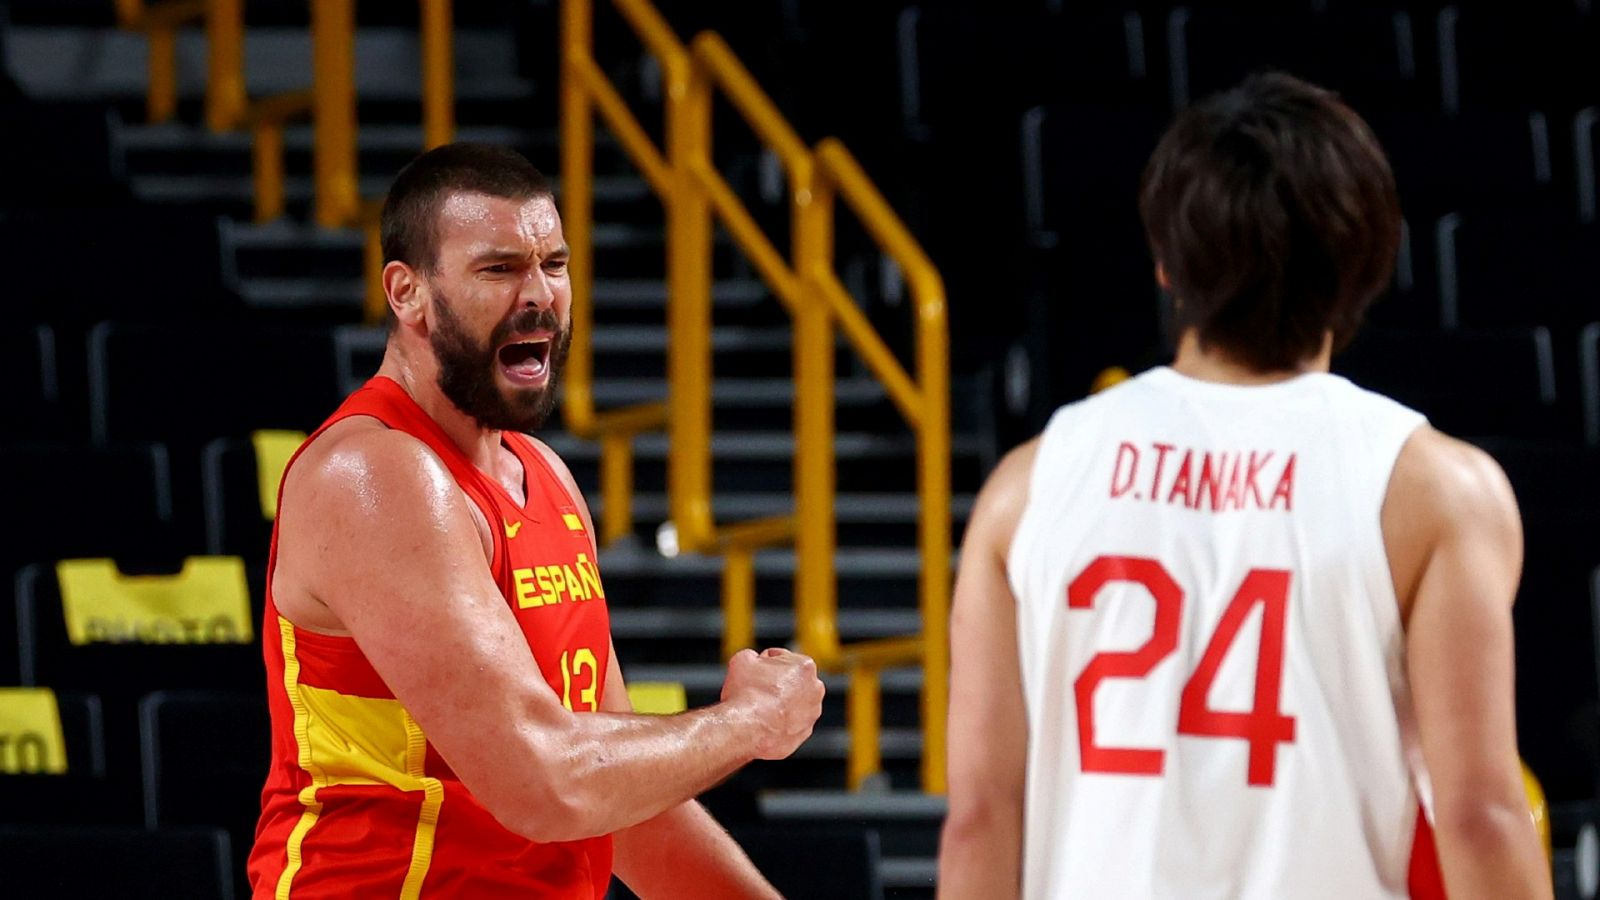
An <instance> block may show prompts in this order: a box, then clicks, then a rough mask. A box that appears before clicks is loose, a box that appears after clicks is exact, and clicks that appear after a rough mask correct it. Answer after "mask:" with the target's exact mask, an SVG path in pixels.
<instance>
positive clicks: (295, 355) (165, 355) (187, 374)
mask: <svg viewBox="0 0 1600 900" xmlns="http://www.w3.org/2000/svg"><path fill="white" fill-rule="evenodd" d="M89 367H90V404H91V408H90V416H91V421H90V426H91V427H90V435H91V438H92V439H93V440H94V442H95V443H97V444H105V443H109V442H113V441H126V440H141V439H147V438H150V437H153V436H160V437H161V438H162V439H163V440H166V441H168V442H169V443H177V442H187V443H192V444H194V445H196V446H198V444H200V443H204V442H205V441H207V440H210V439H211V438H215V437H220V436H223V435H244V434H249V433H250V432H251V431H253V430H255V429H257V428H295V429H299V430H302V431H306V430H310V429H312V428H315V427H316V426H317V424H318V423H319V422H321V420H322V419H323V418H325V417H326V416H327V415H328V414H329V413H331V412H333V410H334V408H335V407H336V406H338V403H339V401H340V400H342V399H343V394H342V392H341V391H340V386H339V384H338V377H337V368H336V366H335V362H334V354H333V338H332V337H331V336H330V335H329V333H328V332H327V330H326V329H317V328H310V327H304V328H292V327H261V326H249V327H245V326H240V325H223V324H215V325H189V326H182V327H179V326H158V325H138V324H128V323H121V322H102V323H100V324H99V325H97V326H95V328H94V329H93V330H92V332H91V333H90V336H89ZM185 439H187V441H185Z"/></svg>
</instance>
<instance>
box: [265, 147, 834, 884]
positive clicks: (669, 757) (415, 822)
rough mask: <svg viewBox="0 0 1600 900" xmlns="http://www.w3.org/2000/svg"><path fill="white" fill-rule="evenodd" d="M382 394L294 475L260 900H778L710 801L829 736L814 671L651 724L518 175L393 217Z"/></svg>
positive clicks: (422, 192) (784, 676)
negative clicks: (615, 606) (616, 620)
mask: <svg viewBox="0 0 1600 900" xmlns="http://www.w3.org/2000/svg"><path fill="white" fill-rule="evenodd" d="M382 235H383V252H384V257H385V259H386V260H387V262H386V264H385V267H384V270H383V287H384V292H385V294H386V295H387V297H388V301H389V310H390V313H391V314H392V315H391V321H390V328H389V338H388V345H387V348H386V351H385V354H384V358H383V364H382V367H381V368H380V369H379V371H378V374H377V375H376V377H374V378H373V379H372V380H371V381H369V382H367V384H366V385H365V386H364V387H362V388H361V389H360V390H358V391H357V392H356V393H354V394H353V395H351V397H350V398H349V399H348V400H347V401H346V402H345V403H344V405H343V406H342V407H340V409H339V410H338V411H337V412H335V413H334V414H333V416H332V417H331V418H330V419H329V420H328V421H327V423H326V424H324V425H323V426H322V427H321V428H320V429H318V430H317V431H316V433H315V434H313V435H312V436H311V437H310V439H309V440H308V441H307V442H306V443H305V445H304V446H303V447H301V448H300V450H299V452H298V453H297V454H296V455H295V457H294V458H293V460H292V461H291V462H290V464H289V467H288V469H287V471H286V472H285V474H284V478H283V483H282V486H281V489H280V497H281V502H280V505H279V513H278V518H277V523H276V526H275V529H274V532H273V545H272V555H271V561H270V564H269V574H268V578H269V581H268V588H267V603H266V627H265V628H264V629H263V634H264V635H265V636H266V637H265V645H266V646H265V655H266V662H267V670H268V675H269V678H268V689H269V707H270V711H271V718H272V736H273V737H272V765H271V770H270V774H269V776H268V779H267V784H266V788H265V790H264V792H263V795H262V807H263V808H262V814H261V820H260V824H259V826H258V828H257V833H256V843H255V847H254V850H253V851H252V853H251V855H250V862H249V874H250V880H251V884H252V887H253V892H254V895H255V896H256V897H276V898H280V900H283V898H295V900H300V898H306V900H310V898H320V897H341V898H345V897H403V898H414V897H419V896H421V897H512V896H515V897H562V898H583V900H598V898H601V897H604V896H605V894H606V891H607V889H608V886H609V884H610V881H611V877H612V873H613V870H614V871H615V872H616V874H617V875H619V876H620V877H621V878H622V879H623V881H625V882H626V883H627V884H628V886H629V887H631V888H632V889H633V890H634V891H636V892H637V893H638V894H640V895H641V896H643V897H645V898H651V897H707V896H718V897H724V896H725V897H775V896H776V893H775V892H774V891H773V889H772V888H771V887H770V885H768V884H767V883H766V881H765V880H764V879H763V878H762V876H761V875H760V874H759V873H758V872H757V871H756V870H755V868H754V866H752V865H751V863H750V861H749V859H748V858H747V857H746V856H745V855H744V853H742V852H741V851H740V849H739V848H738V847H737V846H736V845H735V844H734V842H733V841H732V840H731V839H730V838H729V836H728V835H727V833H726V832H724V831H723V830H722V829H721V828H720V827H718V826H717V825H716V823H715V822H713V821H712V819H711V818H710V816H709V815H707V814H706V812H705V810H704V809H702V808H701V807H700V806H699V805H698V804H696V803H695V802H694V800H693V798H694V797H695V796H696V795H698V794H699V793H701V792H703V791H704V790H706V789H707V788H709V787H711V786H712V785H714V784H716V783H717V782H718V781H720V780H721V779H723V778H726V777H727V776H728V775H729V774H730V773H732V772H733V771H734V770H736V769H737V768H739V767H740V766H742V765H743V764H745V763H746V762H749V761H751V760H754V759H779V758H783V757H785V756H788V755H789V754H790V753H792V752H793V751H794V749H795V748H796V747H797V746H799V744H800V743H801V742H802V741H804V740H805V739H806V737H807V736H808V735H809V734H810V733H811V729H812V726H813V724H814V723H815V721H816V719H817V716H818V714H819V713H820V711H821V702H822V695H823V688H822V684H821V682H820V681H819V680H818V678H817V674H816V667H815V665H814V664H813V663H812V661H811V660H810V659H808V658H806V657H804V656H802V655H799V654H794V653H788V652H786V651H783V650H778V649H773V650H767V651H766V652H764V653H762V654H759V655H758V654H756V653H754V652H753V651H745V652H744V653H741V654H739V655H738V656H736V657H735V658H734V659H733V660H732V661H731V662H730V664H729V667H728V674H727V679H726V681H725V683H724V686H723V690H722V702H721V703H718V704H716V705H714V706H710V707H706V708H702V709H695V710H691V711H689V712H687V713H684V714H681V715H676V716H640V715H632V714H631V709H630V706H629V704H628V695H627V691H626V688H625V685H624V683H623V680H622V675H621V670H620V669H619V668H618V665H617V660H616V655H615V653H614V652H613V648H612V641H611V636H610V628H609V620H608V617H607V612H606V590H605V585H604V583H603V581H602V579H601V572H600V569H599V566H598V554H597V553H596V549H595V544H594V541H593V539H592V535H593V533H594V529H593V525H592V522H591V519H590V515H589V510H588V507H587V505H586V504H585V503H584V500H583V496H582V495H581V494H580V493H579V491H578V487H577V485H576V484H575V483H574V482H573V479H572V475H571V473H570V472H569V471H568V470H567V467H566V466H565V465H564V464H563V463H562V461H561V460H560V459H559V458H558V457H557V456H556V455H555V454H554V453H553V452H551V450H550V448H549V447H548V446H546V445H545V444H543V443H541V442H540V441H538V440H537V439H534V438H532V437H529V436H527V434H526V432H528V431H531V430H534V429H536V428H538V427H539V425H540V424H541V423H542V422H543V420H544V418H545V416H546V415H547V414H548V413H549V412H550V410H551V406H552V404H553V403H554V400H555V385H556V378H557V375H558V374H559V372H560V369H561V362H562V358H563V356H564V354H565V351H566V348H567V345H568V341H569V340H570V339H571V332H570V330H569V329H570V323H571V319H570V309H571V303H572V296H571V287H570V281H569V280H568V277H567V246H566V242H565V241H564V239H563V237H562V232H561V219H560V216H559V215H558V214H557V212H556V207H555V203H554V201H553V199H552V196H551V192H550V187H549V185H548V184H547V183H546V181H545V179H544V178H543V177H542V176H541V175H540V174H539V173H538V172H537V171H536V170H535V169H534V168H533V167H532V166H531V165H529V164H528V162H527V161H526V160H525V159H523V158H522V157H521V156H519V155H518V154H516V153H514V152H511V151H508V150H502V149H498V148H493V147H486V146H475V145H466V144H455V145H447V146H444V147H440V148H438V149H435V150H433V151H430V152H428V153H426V154H424V155H423V156H421V157H420V158H418V159H417V160H415V161H414V162H412V163H411V164H410V165H409V166H407V167H406V169H405V170H404V171H402V172H401V174H400V175H399V177H398V178H397V180H396V181H395V184H394V187H393V189H392V190H391V191H390V193H389V196H388V198H387V201H386V202H385V205H384V209H383V214H382Z"/></svg>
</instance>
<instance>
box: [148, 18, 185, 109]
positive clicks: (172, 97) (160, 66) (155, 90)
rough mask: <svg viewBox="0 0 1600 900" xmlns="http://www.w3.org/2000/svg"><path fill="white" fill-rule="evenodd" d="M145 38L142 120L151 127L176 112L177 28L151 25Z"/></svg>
mask: <svg viewBox="0 0 1600 900" xmlns="http://www.w3.org/2000/svg"><path fill="white" fill-rule="evenodd" d="M149 36H150V59H149V66H150V70H149V71H150V75H149V77H150V92H149V94H147V95H146V97H145V118H146V119H148V120H149V122H150V123H151V124H152V125H155V124H159V123H161V122H166V121H168V120H169V119H171V118H172V116H173V114H174V113H176V112H177V111H178V28H177V26H176V25H168V24H161V25H152V26H151V27H150V31H149Z"/></svg>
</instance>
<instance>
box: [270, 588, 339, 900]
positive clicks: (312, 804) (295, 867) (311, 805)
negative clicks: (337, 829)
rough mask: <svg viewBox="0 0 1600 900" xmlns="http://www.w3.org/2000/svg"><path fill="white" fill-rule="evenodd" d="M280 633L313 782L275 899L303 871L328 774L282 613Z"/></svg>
mask: <svg viewBox="0 0 1600 900" xmlns="http://www.w3.org/2000/svg"><path fill="white" fill-rule="evenodd" d="M278 635H279V639H280V640H281V641H282V644H283V689H284V690H285V691H286V692H288V694H289V706H290V707H291V708H292V709H293V710H294V743H295V747H296V748H297V749H298V750H299V760H300V768H302V769H304V770H306V771H307V772H310V773H311V784H309V785H307V786H306V788H305V790H302V791H301V792H300V805H301V806H304V807H305V812H303V813H301V814H300V821H299V822H296V823H295V826H294V830H293V831H291V832H289V842H288V844H287V845H286V846H285V848H284V851H285V853H286V854H287V856H288V859H287V861H286V863H285V865H284V867H283V873H282V874H281V875H279V876H278V887H277V890H276V891H275V892H274V897H275V898H276V900H289V886H290V885H291V884H293V883H294V876H295V874H296V873H298V872H299V871H300V864H301V862H302V861H303V857H302V856H301V853H300V848H301V846H302V845H303V844H304V843H305V839H306V833H307V832H309V831H310V830H311V826H313V825H315V824H317V818H318V817H320V816H321V815H322V804H321V803H320V802H318V800H317V791H319V790H321V788H322V785H323V784H324V783H326V781H327V777H326V776H325V775H323V774H322V772H321V771H320V770H319V769H317V768H316V766H315V765H314V764H313V762H312V760H311V740H310V737H309V730H310V729H309V722H308V719H309V713H308V711H307V709H306V704H305V700H304V699H303V698H302V697H301V696H300V659H299V657H297V656H295V649H294V623H292V622H290V621H289V620H288V619H285V618H283V617H282V616H279V617H278Z"/></svg>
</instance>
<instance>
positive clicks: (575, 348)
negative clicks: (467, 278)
mask: <svg viewBox="0 0 1600 900" xmlns="http://www.w3.org/2000/svg"><path fill="white" fill-rule="evenodd" d="M593 16H594V12H593V9H592V8H591V6H590V0H563V2H562V4H561V48H562V51H561V218H562V221H563V222H564V223H565V227H564V228H563V232H564V233H565V234H566V237H567V248H568V251H569V253H568V257H567V278H568V279H569V280H570V282H571V284H572V335H573V340H572V346H571V347H570V348H569V350H568V351H567V371H566V378H565V380H564V384H563V387H564V389H565V398H564V399H563V401H562V403H561V417H562V419H563V421H565V423H566V425H567V427H568V428H569V429H571V430H572V431H574V432H576V433H578V434H589V433H592V432H593V430H594V414H595V409H594V393H593V384H594V340H593V338H592V337H591V335H592V334H593V333H594V299H593V297H592V292H593V290H594V190H593V187H592V177H593V176H592V172H593V169H594V121H593V120H592V119H590V118H589V95H588V92H587V90H585V88H584V85H583V77H582V75H581V74H580V72H581V70H582V66H583V64H585V63H587V62H588V61H589V55H588V51H589V47H590V42H591V41H592V35H591V30H592V28H593ZM602 452H604V451H602ZM605 514H606V516H607V517H608V518H609V517H610V516H611V515H612V510H611V509H610V508H609V507H607V509H606V511H605Z"/></svg>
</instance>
